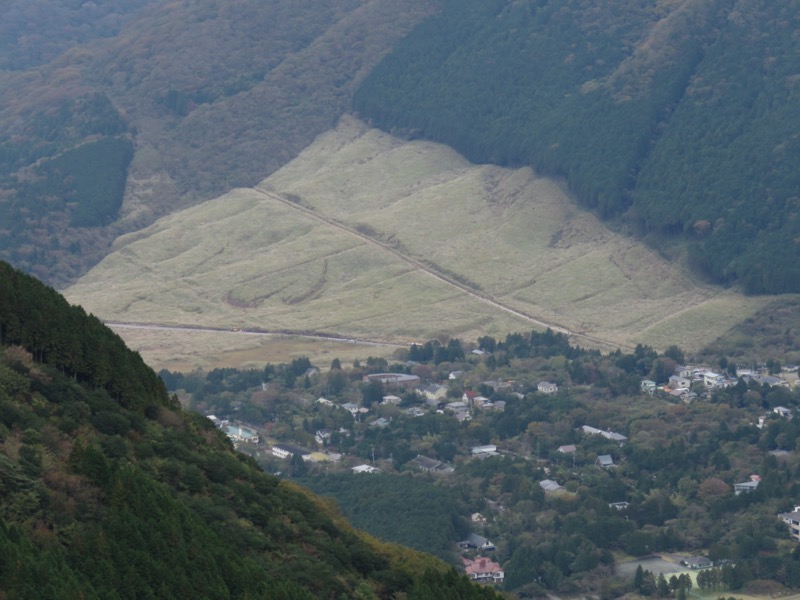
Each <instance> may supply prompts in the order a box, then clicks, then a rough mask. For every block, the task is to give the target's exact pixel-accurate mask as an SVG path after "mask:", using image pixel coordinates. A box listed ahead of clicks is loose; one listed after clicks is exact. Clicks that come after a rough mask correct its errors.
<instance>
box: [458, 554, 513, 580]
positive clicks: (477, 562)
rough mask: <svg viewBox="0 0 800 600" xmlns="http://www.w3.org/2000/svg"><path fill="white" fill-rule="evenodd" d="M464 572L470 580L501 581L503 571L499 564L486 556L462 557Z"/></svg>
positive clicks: (503, 574)
mask: <svg viewBox="0 0 800 600" xmlns="http://www.w3.org/2000/svg"><path fill="white" fill-rule="evenodd" d="M462 560H463V561H464V572H465V573H466V574H467V577H469V578H470V579H471V580H472V581H476V582H478V583H503V580H504V579H505V576H506V575H505V573H504V572H503V569H501V568H500V565H499V564H498V563H496V562H494V561H492V560H489V559H488V558H484V557H479V558H476V559H474V560H473V559H470V558H464V559H462Z"/></svg>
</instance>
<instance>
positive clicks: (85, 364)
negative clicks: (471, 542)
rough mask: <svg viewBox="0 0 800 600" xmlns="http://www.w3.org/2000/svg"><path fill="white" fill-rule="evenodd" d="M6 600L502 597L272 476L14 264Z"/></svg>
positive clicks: (4, 458) (1, 396) (1, 446)
mask: <svg viewBox="0 0 800 600" xmlns="http://www.w3.org/2000/svg"><path fill="white" fill-rule="evenodd" d="M0 334H2V338H1V339H0V497H2V500H3V501H2V503H1V504H0V595H1V596H2V597H4V598H9V599H15V598H22V599H30V598H48V599H50V598H103V599H108V598H159V599H163V598H247V597H257V598H283V599H294V598H318V597H319V598H322V597H324V598H365V599H370V598H387V599H388V598H396V597H398V596H397V595H398V594H403V597H407V598H409V599H414V598H418V599H423V598H425V599H426V598H487V599H488V598H497V597H498V596H497V595H496V594H494V593H493V592H492V591H490V590H487V589H482V588H479V587H476V586H473V585H472V584H470V583H469V582H468V581H467V580H466V579H465V578H464V577H461V576H459V575H457V574H456V573H455V572H454V571H453V570H452V569H450V568H448V567H446V566H445V565H444V564H443V563H440V562H439V561H437V560H435V559H433V558H431V557H426V556H424V555H421V554H417V553H415V552H413V551H410V550H407V549H404V548H402V547H400V546H391V545H387V544H382V543H379V542H377V541H375V540H373V539H370V538H367V537H366V536H363V535H361V534H358V533H357V532H355V531H354V530H352V529H351V528H350V527H349V526H348V525H347V524H346V523H345V522H344V521H343V519H342V518H341V517H339V516H337V512H336V510H335V509H333V508H332V507H331V506H330V505H329V504H327V503H325V502H323V501H321V500H319V499H318V498H315V497H313V496H311V495H310V494H309V493H307V492H304V491H302V490H300V489H299V488H296V487H294V486H290V485H287V484H284V483H281V482H279V481H278V480H277V479H276V478H274V477H272V476H269V475H267V474H266V473H264V472H263V471H261V469H260V468H259V467H258V466H257V465H256V464H255V462H254V461H252V460H251V459H248V458H245V457H244V456H243V455H241V454H237V453H235V452H234V451H233V449H232V447H231V444H230V442H229V441H228V440H227V438H226V437H225V436H224V435H223V434H222V433H221V432H219V431H218V430H217V429H215V428H214V427H213V425H212V424H211V422H210V421H208V420H207V419H205V418H203V417H200V416H198V415H192V414H187V413H184V412H183V411H182V410H181V409H180V407H179V406H178V404H177V402H176V401H174V400H171V399H170V398H169V397H168V396H167V393H166V390H165V388H164V386H163V384H162V383H161V380H160V379H158V378H157V377H156V375H155V374H154V373H153V372H152V371H150V370H149V369H147V368H146V367H144V365H143V363H142V362H141V359H140V358H139V357H138V355H136V354H135V353H132V352H130V351H129V350H127V349H126V348H125V347H124V345H123V344H122V342H121V340H120V339H119V338H117V337H116V336H115V335H114V334H113V333H111V332H110V331H109V330H108V329H106V328H105V327H103V326H102V325H101V324H100V323H99V322H98V321H97V320H96V319H94V318H93V317H87V316H86V315H85V313H83V311H82V310H81V309H79V308H75V307H70V306H69V305H68V304H67V303H66V301H65V300H64V299H63V298H61V297H60V296H59V295H58V294H57V293H56V292H54V291H53V290H52V289H48V288H46V287H44V286H43V285H41V284H40V283H39V282H37V281H36V280H34V279H33V278H31V277H29V276H27V275H24V274H22V273H21V272H19V271H15V270H13V269H12V268H11V267H9V266H8V265H7V264H6V263H1V262H0Z"/></svg>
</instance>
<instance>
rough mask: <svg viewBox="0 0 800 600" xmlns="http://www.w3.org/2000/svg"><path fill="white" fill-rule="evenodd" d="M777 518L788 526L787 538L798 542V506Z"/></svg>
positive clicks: (799, 536) (799, 528) (799, 526)
mask: <svg viewBox="0 0 800 600" xmlns="http://www.w3.org/2000/svg"><path fill="white" fill-rule="evenodd" d="M778 518H779V519H780V520H781V521H783V522H784V523H786V524H787V525H788V526H789V537H791V538H792V539H793V540H795V541H797V542H800V506H795V507H794V510H793V511H792V512H790V513H782V514H779V515H778Z"/></svg>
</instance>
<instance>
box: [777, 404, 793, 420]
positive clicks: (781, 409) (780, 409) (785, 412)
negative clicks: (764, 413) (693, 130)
mask: <svg viewBox="0 0 800 600" xmlns="http://www.w3.org/2000/svg"><path fill="white" fill-rule="evenodd" d="M772 412H774V413H775V414H776V415H778V416H781V417H783V418H784V419H791V418H792V411H791V409H788V408H786V407H785V406H776V407H775V408H773V409H772Z"/></svg>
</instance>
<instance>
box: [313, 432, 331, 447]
mask: <svg viewBox="0 0 800 600" xmlns="http://www.w3.org/2000/svg"><path fill="white" fill-rule="evenodd" d="M331 435H333V432H332V431H331V430H330V429H318V430H317V432H316V433H315V434H314V439H315V440H317V443H318V444H319V445H320V446H323V445H325V443H326V442H329V441H330V440H331Z"/></svg>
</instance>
